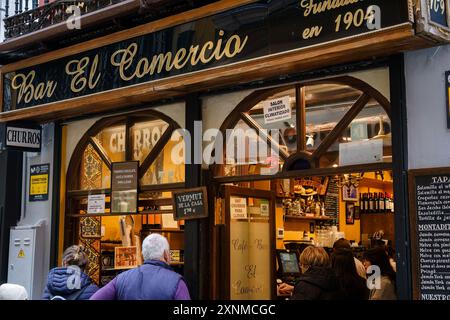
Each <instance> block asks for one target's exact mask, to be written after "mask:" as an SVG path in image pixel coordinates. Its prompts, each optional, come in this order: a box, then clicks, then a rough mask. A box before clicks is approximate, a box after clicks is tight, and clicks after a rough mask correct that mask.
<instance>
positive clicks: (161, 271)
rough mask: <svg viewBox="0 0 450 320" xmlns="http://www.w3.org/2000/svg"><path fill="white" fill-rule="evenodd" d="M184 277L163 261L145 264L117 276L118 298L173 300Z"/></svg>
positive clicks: (147, 261)
mask: <svg viewBox="0 0 450 320" xmlns="http://www.w3.org/2000/svg"><path fill="white" fill-rule="evenodd" d="M182 279H183V277H182V276H181V275H180V274H178V273H176V272H174V271H173V270H172V268H171V267H170V266H169V265H167V264H165V263H164V262H162V261H157V260H146V261H145V262H144V264H143V265H141V266H139V267H138V268H134V269H131V270H128V271H126V272H123V273H121V274H119V275H118V276H117V282H116V292H117V293H116V296H117V299H118V300H173V299H175V294H176V292H177V289H178V284H179V282H180V281H181V280H182Z"/></svg>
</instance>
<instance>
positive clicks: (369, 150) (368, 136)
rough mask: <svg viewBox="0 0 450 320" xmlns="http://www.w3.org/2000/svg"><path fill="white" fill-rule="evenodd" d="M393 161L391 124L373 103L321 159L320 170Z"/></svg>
mask: <svg viewBox="0 0 450 320" xmlns="http://www.w3.org/2000/svg"><path fill="white" fill-rule="evenodd" d="M377 162H379V163H382V162H392V136H391V121H390V119H389V117H388V115H387V114H386V112H385V111H384V109H383V108H382V107H381V106H380V105H379V104H378V103H377V102H376V101H375V100H371V101H369V103H368V104H367V106H366V107H365V108H364V109H363V110H362V111H361V112H360V113H359V114H358V116H357V117H356V118H355V119H354V120H353V121H352V122H351V124H350V125H349V126H348V128H347V129H346V130H345V131H344V132H343V134H341V135H340V137H339V138H338V139H337V140H336V141H335V143H333V144H332V145H331V146H330V148H328V151H327V152H326V153H325V154H324V155H323V156H322V157H321V158H320V167H321V168H327V167H332V166H342V165H353V164H363V163H377Z"/></svg>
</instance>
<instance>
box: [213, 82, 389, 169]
mask: <svg viewBox="0 0 450 320" xmlns="http://www.w3.org/2000/svg"><path fill="white" fill-rule="evenodd" d="M277 101H278V102H279V103H281V104H284V105H286V104H287V105H288V106H289V107H290V109H291V112H290V117H288V116H286V117H284V118H283V117H282V118H281V120H276V119H275V117H273V118H271V117H270V116H269V118H267V117H268V114H269V113H270V110H269V109H268V108H269V106H270V105H273V104H274V103H275V104H276V103H277ZM265 108H266V111H265ZM285 109H286V108H284V109H283V110H285ZM272 110H275V109H272ZM227 129H228V130H229V129H234V130H235V131H236V130H237V131H238V133H239V134H237V135H235V136H233V135H231V134H230V133H228V135H227V133H226V131H227ZM239 129H240V130H239ZM221 132H222V134H223V135H224V137H228V138H226V140H225V143H224V153H223V154H224V162H223V163H224V164H223V165H215V167H214V174H215V176H216V177H226V176H231V177H232V176H245V175H255V174H263V173H264V170H268V169H269V167H273V166H274V157H273V152H271V151H274V152H275V154H277V155H278V156H277V159H275V166H277V165H278V164H279V165H278V168H277V170H275V171H278V172H281V171H294V170H308V169H319V168H332V167H337V166H346V165H347V164H346V163H347V159H346V158H345V154H344V153H343V152H344V151H342V150H345V149H346V148H345V147H347V148H348V147H349V146H350V145H347V146H345V145H344V144H347V143H351V142H354V143H357V142H360V143H361V145H366V146H367V147H368V146H369V145H370V144H371V143H372V142H374V143H375V144H376V145H377V146H378V148H382V150H383V152H382V158H377V159H373V160H374V161H373V162H374V163H381V162H382V163H386V162H391V161H392V148H391V120H390V103H389V101H388V100H387V99H386V97H384V96H383V95H382V94H381V93H380V92H379V91H377V90H376V89H375V88H373V87H371V86H370V85H369V84H367V83H365V82H363V81H362V80H359V79H356V78H354V77H350V76H341V77H335V78H328V79H323V80H314V81H308V82H302V83H297V84H291V85H286V86H282V87H276V88H270V89H263V90H258V91H255V92H253V93H252V94H250V95H249V96H247V97H246V98H245V99H244V100H242V101H241V102H240V103H239V104H238V106H237V107H236V108H235V110H234V111H233V112H232V113H231V114H230V115H229V116H228V117H227V119H226V120H225V121H224V123H223V125H222V127H221ZM255 133H256V134H255ZM230 137H231V138H230ZM230 146H231V148H232V152H230ZM233 148H234V149H233ZM239 148H241V151H242V150H243V151H244V152H241V153H239V150H238V149H239ZM252 148H253V149H252ZM261 148H263V150H262V152H261ZM264 148H265V149H264ZM256 149H257V150H258V152H257V156H255V154H256V152H254V151H253V152H252V151H251V150H256ZM340 150H341V153H342V154H340ZM230 155H231V157H230ZM344 158H345V159H344ZM363 161H364V160H363ZM365 163H367V162H365ZM350 164H351V163H350ZM350 164H349V165H350Z"/></svg>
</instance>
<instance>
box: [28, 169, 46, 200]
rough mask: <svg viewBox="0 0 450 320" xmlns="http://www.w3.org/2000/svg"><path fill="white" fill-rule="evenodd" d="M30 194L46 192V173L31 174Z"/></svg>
mask: <svg viewBox="0 0 450 320" xmlns="http://www.w3.org/2000/svg"><path fill="white" fill-rule="evenodd" d="M30 182H31V183H30V195H32V196H35V195H39V194H47V190H48V174H40V175H35V176H31V181H30Z"/></svg>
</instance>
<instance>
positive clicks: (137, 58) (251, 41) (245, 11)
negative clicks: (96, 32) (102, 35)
mask: <svg viewBox="0 0 450 320" xmlns="http://www.w3.org/2000/svg"><path fill="white" fill-rule="evenodd" d="M327 3H328V1H312V0H311V1H300V0H283V1H269V0H263V1H258V2H254V3H251V4H246V5H243V6H240V7H237V8H233V9H230V10H228V11H224V12H221V13H218V14H215V15H211V16H208V17H204V18H200V19H198V20H196V21H193V22H192V21H189V22H186V23H184V24H180V25H177V26H174V27H171V28H168V29H164V30H160V31H157V32H154V33H149V34H145V35H141V36H137V37H134V38H131V39H127V40H122V41H120V42H117V43H112V44H108V45H106V46H103V47H99V48H94V49H86V50H87V51H85V52H81V53H77V54H73V55H70V56H66V57H63V58H59V59H54V60H51V61H48V62H43V63H42V64H39V65H35V66H31V67H27V68H22V69H15V70H14V71H11V72H5V73H4V76H3V88H4V92H3V111H10V110H14V109H22V108H28V107H32V106H37V105H43V104H48V103H52V102H56V101H63V100H67V99H74V98H79V97H83V96H87V95H93V94H98V93H100V92H105V91H110V90H114V89H119V88H124V87H129V86H133V85H138V84H143V83H147V82H151V81H155V80H160V79H165V78H169V77H174V76H180V75H184V74H188V73H192V72H196V71H202V70H206V69H213V68H219V67H224V66H226V65H229V64H232V63H238V62H244V61H248V60H251V59H255V58H261V57H267V56H271V55H276V54H279V53H282V52H287V51H292V50H297V49H303V48H307V47H311V46H313V45H318V44H324V43H329V42H332V41H335V40H341V39H346V38H347V39H348V38H351V37H355V36H359V35H363V34H367V33H372V32H379V31H380V30H382V29H388V28H391V27H393V26H398V25H401V24H404V23H409V11H408V9H409V8H408V2H407V1H405V0H389V1H386V0H371V1H362V0H352V1H332V5H330V3H331V1H330V2H329V3H328V5H327ZM205 26H207V27H205ZM274 59H276V57H274Z"/></svg>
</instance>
